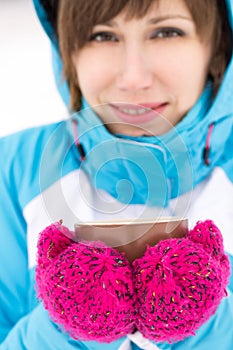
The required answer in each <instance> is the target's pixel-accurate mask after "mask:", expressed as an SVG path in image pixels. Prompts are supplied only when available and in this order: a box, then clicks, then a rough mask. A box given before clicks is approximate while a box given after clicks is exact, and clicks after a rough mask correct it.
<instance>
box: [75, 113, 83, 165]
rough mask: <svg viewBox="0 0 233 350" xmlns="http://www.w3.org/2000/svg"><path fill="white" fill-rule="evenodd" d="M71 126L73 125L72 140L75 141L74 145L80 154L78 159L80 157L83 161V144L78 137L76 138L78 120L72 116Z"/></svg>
mask: <svg viewBox="0 0 233 350" xmlns="http://www.w3.org/2000/svg"><path fill="white" fill-rule="evenodd" d="M72 126H73V133H74V142H75V145H76V147H77V149H78V152H79V154H80V159H81V161H83V160H84V159H85V156H86V155H85V151H84V149H83V146H82V144H81V143H80V142H79V139H78V132H77V128H78V122H77V120H75V119H74V118H73V119H72Z"/></svg>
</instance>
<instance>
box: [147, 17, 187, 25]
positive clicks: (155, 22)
mask: <svg viewBox="0 0 233 350" xmlns="http://www.w3.org/2000/svg"><path fill="white" fill-rule="evenodd" d="M169 19H183V20H185V21H192V18H191V17H187V16H182V15H170V16H169V15H166V16H159V17H155V18H151V19H150V20H149V24H157V23H159V22H163V21H166V20H169Z"/></svg>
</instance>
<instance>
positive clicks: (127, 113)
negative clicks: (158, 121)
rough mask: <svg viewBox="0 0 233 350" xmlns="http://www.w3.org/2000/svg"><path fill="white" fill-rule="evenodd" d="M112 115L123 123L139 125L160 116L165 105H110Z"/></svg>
mask: <svg viewBox="0 0 233 350" xmlns="http://www.w3.org/2000/svg"><path fill="white" fill-rule="evenodd" d="M109 106H110V107H111V109H112V110H113V112H114V114H115V115H116V116H117V118H118V119H120V120H121V121H123V122H124V123H129V124H134V125H140V124H145V123H148V122H150V121H153V120H154V119H155V118H157V117H159V116H161V114H162V112H163V111H164V109H165V108H166V106H167V104H166V103H153V104H152V103H151V104H149V103H147V104H146V103H145V104H139V105H133V104H131V105H130V104H123V103H121V104H120V103H119V104H110V105H109Z"/></svg>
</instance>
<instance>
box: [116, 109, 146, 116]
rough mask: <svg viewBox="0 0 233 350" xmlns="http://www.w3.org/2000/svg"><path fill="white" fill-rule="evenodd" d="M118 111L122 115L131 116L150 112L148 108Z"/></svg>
mask: <svg viewBox="0 0 233 350" xmlns="http://www.w3.org/2000/svg"><path fill="white" fill-rule="evenodd" d="M119 110H120V111H121V112H122V113H125V114H131V115H140V114H144V113H147V112H149V111H150V109H149V108H139V109H130V108H119Z"/></svg>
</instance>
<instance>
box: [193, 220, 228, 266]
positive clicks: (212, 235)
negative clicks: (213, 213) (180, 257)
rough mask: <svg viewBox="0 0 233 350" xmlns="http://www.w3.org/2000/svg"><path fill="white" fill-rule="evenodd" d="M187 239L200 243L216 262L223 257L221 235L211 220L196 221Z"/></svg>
mask: <svg viewBox="0 0 233 350" xmlns="http://www.w3.org/2000/svg"><path fill="white" fill-rule="evenodd" d="M188 238H189V239H190V240H191V241H193V242H195V243H201V244H202V245H203V247H204V248H205V250H206V251H207V252H208V253H210V254H211V255H212V256H213V257H214V258H215V259H217V260H220V259H221V258H222V256H223V255H224V247H223V238H222V234H221V232H220V230H219V229H218V227H217V226H216V225H215V224H214V222H213V221H212V220H205V221H198V222H197V223H196V225H195V227H194V228H193V229H192V230H190V231H189V233H188Z"/></svg>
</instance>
